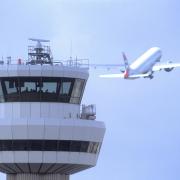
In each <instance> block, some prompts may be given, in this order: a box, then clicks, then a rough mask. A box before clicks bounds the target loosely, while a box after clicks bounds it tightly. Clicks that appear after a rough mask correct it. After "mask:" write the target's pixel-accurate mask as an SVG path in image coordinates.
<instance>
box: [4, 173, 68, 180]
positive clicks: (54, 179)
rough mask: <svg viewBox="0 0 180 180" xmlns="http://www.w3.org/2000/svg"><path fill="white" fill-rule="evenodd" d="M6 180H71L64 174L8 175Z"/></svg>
mask: <svg viewBox="0 0 180 180" xmlns="http://www.w3.org/2000/svg"><path fill="white" fill-rule="evenodd" d="M6 180H69V175H62V174H7V178H6Z"/></svg>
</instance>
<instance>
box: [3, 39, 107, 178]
mask: <svg viewBox="0 0 180 180" xmlns="http://www.w3.org/2000/svg"><path fill="white" fill-rule="evenodd" d="M30 40H32V41H37V45H36V46H29V52H28V55H29V59H28V62H26V63H23V62H22V60H21V59H18V61H17V63H16V64H14V63H12V61H10V57H8V63H7V64H6V63H1V65H0V171H1V172H3V173H6V174H7V180H69V176H70V175H71V174H74V173H77V172H80V171H82V170H85V169H87V168H90V167H93V166H95V165H96V163H97V159H98V156H99V152H100V148H101V144H102V141H103V137H104V133H105V125H104V123H103V122H100V121H96V120H95V119H96V112H95V106H94V105H89V106H85V105H83V106H82V109H81V99H82V96H83V92H84V88H85V85H86V82H87V79H88V67H83V66H82V64H81V63H80V62H79V61H78V60H76V61H72V60H70V61H67V64H65V63H53V59H52V56H51V51H50V47H49V46H42V44H41V43H42V42H44V43H45V42H47V41H46V40H40V39H30ZM10 62H11V63H10Z"/></svg>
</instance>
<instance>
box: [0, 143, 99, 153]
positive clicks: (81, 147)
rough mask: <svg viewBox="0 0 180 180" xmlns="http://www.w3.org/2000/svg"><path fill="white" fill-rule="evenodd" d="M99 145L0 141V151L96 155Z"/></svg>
mask: <svg viewBox="0 0 180 180" xmlns="http://www.w3.org/2000/svg"><path fill="white" fill-rule="evenodd" d="M100 146H101V143H98V142H89V141H71V140H0V151H66V152H85V153H93V154H97V153H98V152H99V150H100Z"/></svg>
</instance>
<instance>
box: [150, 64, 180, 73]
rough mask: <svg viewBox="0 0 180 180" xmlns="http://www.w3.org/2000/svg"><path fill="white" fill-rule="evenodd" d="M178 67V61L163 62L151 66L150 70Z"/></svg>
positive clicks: (179, 65)
mask: <svg viewBox="0 0 180 180" xmlns="http://www.w3.org/2000/svg"><path fill="white" fill-rule="evenodd" d="M176 67H180V63H164V64H157V65H155V66H153V68H152V71H160V70H162V69H171V68H176Z"/></svg>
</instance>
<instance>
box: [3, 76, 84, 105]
mask: <svg viewBox="0 0 180 180" xmlns="http://www.w3.org/2000/svg"><path fill="white" fill-rule="evenodd" d="M84 84H85V80H83V79H75V78H65V77H2V78H0V102H64V103H74V104H79V103H80V101H81V97H82V93H83V89H84Z"/></svg>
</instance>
